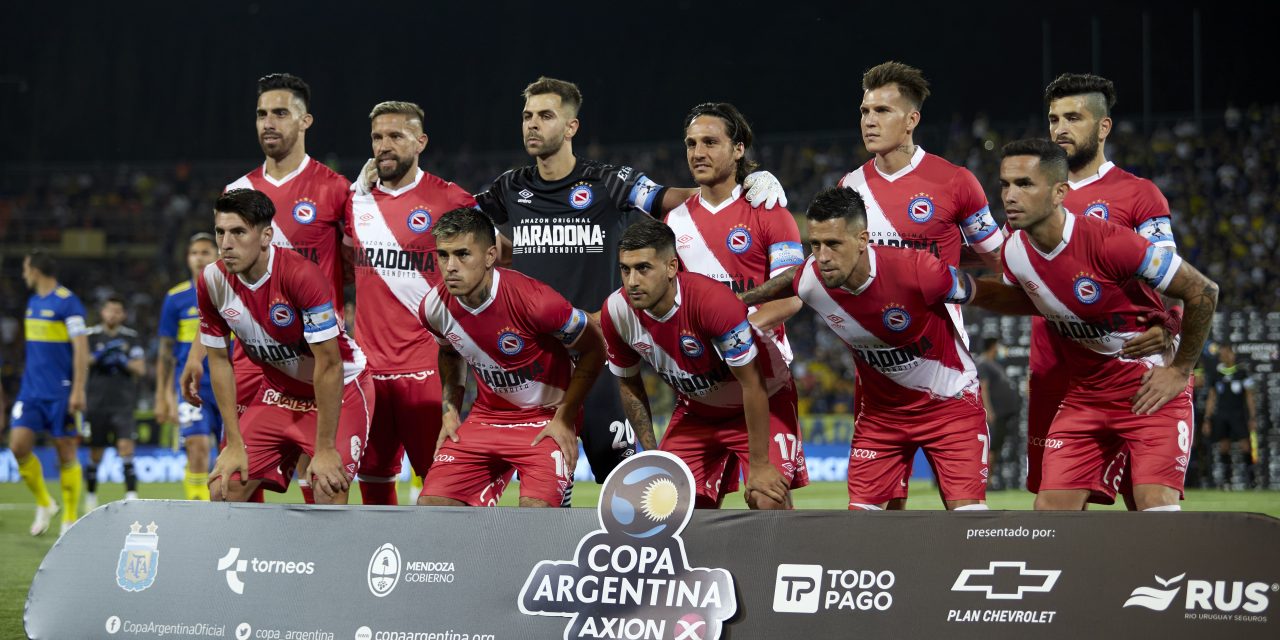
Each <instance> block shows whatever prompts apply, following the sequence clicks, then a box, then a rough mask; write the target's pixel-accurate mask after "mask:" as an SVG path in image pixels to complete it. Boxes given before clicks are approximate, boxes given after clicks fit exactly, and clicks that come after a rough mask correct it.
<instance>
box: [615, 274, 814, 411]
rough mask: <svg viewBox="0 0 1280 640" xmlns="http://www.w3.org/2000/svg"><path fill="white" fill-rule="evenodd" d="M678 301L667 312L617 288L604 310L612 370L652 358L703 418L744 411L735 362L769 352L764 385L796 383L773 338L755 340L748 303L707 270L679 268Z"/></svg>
mask: <svg viewBox="0 0 1280 640" xmlns="http://www.w3.org/2000/svg"><path fill="white" fill-rule="evenodd" d="M673 286H675V288H676V301H675V305H674V306H673V307H672V308H671V310H670V311H668V312H667V313H666V315H664V316H662V317H657V316H654V315H653V314H652V313H650V312H648V311H636V310H635V308H633V307H632V306H631V303H630V302H629V301H628V300H627V296H626V294H625V293H624V292H623V290H622V289H619V290H617V291H615V292H613V294H611V295H610V296H609V298H608V299H607V300H605V304H604V308H602V309H601V310H600V328H601V329H602V330H603V331H604V339H605V345H606V346H607V347H608V355H609V370H610V371H612V372H613V373H614V375H617V376H622V377H625V376H633V375H636V374H637V373H638V372H639V371H640V363H641V362H642V361H643V362H648V363H649V364H650V365H651V366H653V368H654V369H655V370H656V371H657V372H658V375H660V376H662V379H663V380H665V381H666V382H667V384H669V385H671V388H672V389H674V390H675V392H676V397H677V401H678V402H679V403H680V404H681V405H682V406H683V407H685V409H686V410H688V411H689V412H690V413H692V414H695V415H699V416H705V417H731V416H741V415H742V384H741V383H739V382H738V379H737V377H735V376H734V375H733V372H732V371H730V370H729V367H742V366H746V365H747V364H750V363H751V362H752V361H754V360H755V359H756V356H757V355H758V354H759V353H760V352H761V351H764V353H765V354H766V360H765V361H764V362H763V363H762V365H763V366H762V367H761V373H762V375H763V376H764V384H765V390H766V391H767V392H768V393H769V395H770V396H772V395H773V394H774V393H776V392H777V391H778V390H780V389H782V388H783V387H786V386H787V385H788V384H789V383H790V381H791V371H790V370H789V369H787V365H786V362H785V361H784V360H783V357H782V354H781V353H780V352H779V351H778V348H777V345H775V344H774V342H773V341H772V340H760V341H757V340H756V339H755V335H754V331H752V329H751V324H750V323H749V322H747V306H746V305H745V304H743V303H742V301H741V300H738V296H736V295H734V293H733V292H732V291H730V290H728V289H727V288H725V287H724V286H722V285H720V284H718V283H717V282H716V281H715V280H712V279H711V278H708V277H706V276H703V275H700V274H697V273H689V272H687V271H686V272H681V273H678V274H676V280H675V283H674V284H673Z"/></svg>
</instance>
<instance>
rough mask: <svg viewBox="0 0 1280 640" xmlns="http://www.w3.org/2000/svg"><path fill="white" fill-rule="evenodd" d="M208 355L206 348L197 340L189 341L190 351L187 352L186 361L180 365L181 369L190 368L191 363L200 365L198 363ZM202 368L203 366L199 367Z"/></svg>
mask: <svg viewBox="0 0 1280 640" xmlns="http://www.w3.org/2000/svg"><path fill="white" fill-rule="evenodd" d="M207 355H208V348H207V347H205V346H204V343H203V342H200V340H199V338H197V339H195V340H192V341H191V350H190V351H187V361H186V362H184V363H182V366H183V368H186V367H188V366H191V364H192V363H195V364H197V365H200V361H201V360H204V359H205V357H206V356H207ZM201 366H203V365H201Z"/></svg>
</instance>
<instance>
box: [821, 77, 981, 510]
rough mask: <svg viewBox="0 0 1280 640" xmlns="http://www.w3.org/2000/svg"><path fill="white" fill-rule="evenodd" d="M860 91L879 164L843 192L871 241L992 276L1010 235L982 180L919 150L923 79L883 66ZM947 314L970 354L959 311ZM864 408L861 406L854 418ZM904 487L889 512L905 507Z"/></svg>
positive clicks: (858, 172) (849, 178)
mask: <svg viewBox="0 0 1280 640" xmlns="http://www.w3.org/2000/svg"><path fill="white" fill-rule="evenodd" d="M862 89H863V94H862V105H861V107H860V111H861V114H862V115H861V120H860V125H861V129H862V143H863V145H865V146H866V149H867V151H869V152H871V153H873V154H875V157H874V158H872V159H871V160H868V161H867V163H866V164H864V165H862V166H861V167H858V168H857V169H855V170H853V171H852V172H850V173H849V174H847V175H845V176H844V177H843V178H841V179H840V182H839V185H838V186H841V187H847V188H850V189H853V190H855V191H857V192H858V194H859V195H861V196H862V201H863V202H864V203H866V211H867V232H868V233H869V234H870V241H871V242H872V243H873V244H880V245H888V246H891V247H898V246H901V247H909V248H912V249H920V250H922V251H928V252H929V253H932V254H933V255H934V256H935V257H937V258H939V259H941V260H942V262H943V263H944V264H946V265H947V266H951V267H955V266H959V264H960V249H961V246H962V245H964V244H967V245H969V246H970V247H972V248H973V249H974V250H975V251H976V252H977V253H978V256H979V257H980V258H981V259H982V263H983V264H984V265H986V267H987V268H989V269H992V270H996V269H999V268H1000V252H999V249H1000V244H1001V243H1002V242H1003V241H1004V234H1003V233H1002V232H1001V231H1000V228H999V227H998V226H997V225H996V221H995V218H993V217H992V216H991V210H990V208H989V207H988V206H987V196H986V194H985V193H984V192H983V191H982V186H981V185H980V184H979V183H978V179H977V178H975V177H974V176H973V174H972V173H971V172H970V171H969V170H968V169H965V168H964V167H959V166H956V165H954V164H951V163H950V162H947V161H946V160H944V159H943V158H941V157H940V156H936V155H933V154H931V153H925V150H924V148H922V147H921V146H919V145H917V144H916V143H915V139H914V137H913V136H914V133H915V129H916V127H918V126H919V125H920V119H921V115H920V109H921V107H922V105H924V101H925V98H928V97H929V83H928V81H926V80H925V78H924V74H922V73H921V72H920V70H919V69H916V68H915V67H911V66H909V65H905V64H903V63H901V62H885V63H883V64H880V65H877V66H875V67H872V68H871V69H868V70H867V72H866V73H864V74H863V75H862ZM947 310H948V313H949V314H950V315H951V318H952V321H953V322H954V323H955V326H956V329H957V330H958V331H959V333H960V336H961V338H962V339H963V340H964V343H965V346H966V347H967V346H968V343H969V337H968V334H967V333H965V330H964V322H963V321H962V320H961V317H960V307H959V305H949V306H948V307H947ZM858 391H861V387H860V386H859V388H858ZM861 403H862V400H861V399H857V400H856V404H855V405H854V406H855V409H854V411H855V413H856V412H857V407H858V405H860V404H861ZM908 471H909V468H908ZM906 480H907V479H906V478H903V479H902V487H901V492H900V495H898V496H895V498H896V499H895V500H891V501H890V502H889V508H891V509H898V508H903V507H904V506H905V500H906V496H907V486H906Z"/></svg>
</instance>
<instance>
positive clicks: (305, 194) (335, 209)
mask: <svg viewBox="0 0 1280 640" xmlns="http://www.w3.org/2000/svg"><path fill="white" fill-rule="evenodd" d="M231 189H257V190H258V191H261V192H263V193H265V194H267V197H269V198H271V203H272V204H274V205H275V207H276V215H275V218H274V219H273V220H272V221H271V227H272V229H273V230H274V232H275V237H273V238H272V240H271V243H272V244H274V245H276V246H277V247H284V248H286V249H292V250H294V251H296V252H297V253H299V254H301V255H302V256H304V257H306V258H307V259H308V260H310V261H311V262H313V263H315V264H317V265H319V266H320V271H321V272H322V273H324V274H325V275H326V276H327V277H328V278H329V286H330V287H332V288H333V291H334V294H335V295H336V296H337V298H336V299H337V301H338V305H337V308H338V312H339V313H341V312H342V306H343V295H342V254H341V248H342V217H343V214H344V213H345V212H346V210H347V200H348V199H349V198H350V193H351V191H350V190H351V182H350V181H349V180H347V179H346V178H344V177H342V176H341V175H339V174H338V173H336V172H334V171H333V170H332V169H330V168H329V167H326V166H325V165H324V164H323V163H320V162H316V161H315V160H313V159H312V158H311V156H306V157H304V158H303V159H302V164H300V165H298V168H297V169H296V170H294V172H293V173H290V174H289V175H287V176H285V177H284V178H281V179H280V180H276V179H274V178H272V177H271V176H269V175H267V165H266V164H263V165H262V166H261V167H258V168H257V169H254V170H253V171H250V172H249V173H247V174H245V175H244V177H242V178H240V179H239V180H236V181H235V182H232V183H231V184H229V185H227V190H231Z"/></svg>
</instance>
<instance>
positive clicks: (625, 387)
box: [618, 374, 658, 451]
mask: <svg viewBox="0 0 1280 640" xmlns="http://www.w3.org/2000/svg"><path fill="white" fill-rule="evenodd" d="M618 394H619V395H620V396H621V398H622V414H623V415H625V416H626V417H627V421H629V422H630V423H631V427H632V428H633V429H635V432H636V438H638V439H639V440H640V444H641V446H643V447H644V449H645V451H656V450H657V449H658V438H657V436H656V435H654V433H653V413H652V411H651V410H650V408H649V392H648V391H645V389H644V379H642V378H641V377H640V374H636V375H634V376H627V377H623V378H618Z"/></svg>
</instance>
